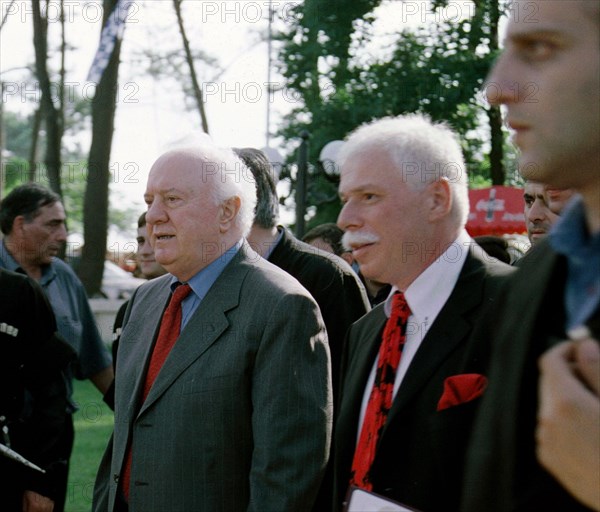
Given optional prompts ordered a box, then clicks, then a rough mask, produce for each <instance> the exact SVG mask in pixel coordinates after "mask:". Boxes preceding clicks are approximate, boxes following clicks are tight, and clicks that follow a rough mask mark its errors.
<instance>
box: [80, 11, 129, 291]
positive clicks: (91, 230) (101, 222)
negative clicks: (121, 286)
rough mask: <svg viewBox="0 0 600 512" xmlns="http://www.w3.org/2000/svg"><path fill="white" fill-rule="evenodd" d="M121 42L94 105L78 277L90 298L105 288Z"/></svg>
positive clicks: (107, 15) (109, 13)
mask: <svg viewBox="0 0 600 512" xmlns="http://www.w3.org/2000/svg"><path fill="white" fill-rule="evenodd" d="M116 3H117V0H104V20H103V26H104V25H105V24H106V20H107V18H108V17H109V16H110V15H111V13H112V11H113V10H114V8H115V5H116ZM120 53H121V42H120V41H116V43H115V47H114V50H113V53H112V56H111V58H110V61H109V63H108V66H107V67H106V69H105V70H104V73H103V74H102V78H101V79H100V83H99V84H98V86H97V88H96V95H95V96H94V99H93V101H92V144H91V147H90V156H89V160H88V177H87V186H86V189H85V196H84V205H83V234H84V238H85V245H84V246H83V251H82V256H81V265H80V268H79V277H80V278H81V281H82V282H83V285H84V287H85V289H86V291H87V293H88V295H89V296H93V295H96V294H98V293H99V291H100V288H101V285H102V273H103V271H104V259H105V255H106V241H107V233H108V192H109V190H108V184H109V179H110V171H109V166H110V153H111V148H112V138H113V132H114V121H115V112H116V98H117V79H118V76H119V56H120Z"/></svg>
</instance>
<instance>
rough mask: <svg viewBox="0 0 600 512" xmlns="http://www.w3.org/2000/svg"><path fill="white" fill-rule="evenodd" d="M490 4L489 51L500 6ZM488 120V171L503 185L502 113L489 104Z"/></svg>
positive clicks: (493, 44)
mask: <svg viewBox="0 0 600 512" xmlns="http://www.w3.org/2000/svg"><path fill="white" fill-rule="evenodd" d="M489 4H490V51H491V52H492V53H495V52H497V51H498V47H499V45H498V22H499V20H500V6H499V5H498V1H497V0H489ZM487 115H488V119H489V122H490V137H491V150H490V171H491V175H492V185H504V182H505V180H506V169H505V168H504V134H503V133H502V114H501V112H500V108H499V107H495V106H490V108H489V109H488V111H487Z"/></svg>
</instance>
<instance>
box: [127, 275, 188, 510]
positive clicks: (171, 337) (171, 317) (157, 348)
mask: <svg viewBox="0 0 600 512" xmlns="http://www.w3.org/2000/svg"><path fill="white" fill-rule="evenodd" d="M191 291H192V289H191V288H190V285H189V284H180V285H179V286H177V288H175V291H174V292H173V295H172V296H171V300H170V301H169V305H168V306H167V309H165V312H164V313H163V317H162V320H161V322H160V329H159V331H158V337H157V338H156V343H155V344H154V350H153V351H152V357H151V358H150V364H149V365H148V372H147V373H146V381H145V382H144V391H143V394H142V401H141V402H140V405H141V404H143V403H144V402H145V401H146V397H147V396H148V393H149V392H150V388H152V384H154V381H155V379H156V376H157V375H158V372H160V369H161V368H162V365H163V364H164V362H165V360H166V359H167V356H168V355H169V352H170V351H171V349H172V348H173V345H175V342H176V341H177V338H179V333H180V330H181V316H182V314H181V302H182V301H183V299H185V298H186V297H187V296H188V295H189V293H190V292H191ZM130 480H131V442H130V444H129V448H128V449H127V456H126V459H125V467H124V468H123V475H122V478H121V482H122V485H123V494H124V495H125V499H126V500H127V501H129V484H130Z"/></svg>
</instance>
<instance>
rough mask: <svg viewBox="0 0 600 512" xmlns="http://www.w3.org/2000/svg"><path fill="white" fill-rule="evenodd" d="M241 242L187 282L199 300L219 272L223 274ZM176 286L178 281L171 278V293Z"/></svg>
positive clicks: (241, 239) (202, 297)
mask: <svg viewBox="0 0 600 512" xmlns="http://www.w3.org/2000/svg"><path fill="white" fill-rule="evenodd" d="M243 242H244V239H243V238H240V240H239V241H238V242H237V243H236V244H235V245H233V246H232V247H231V248H230V249H227V250H226V251H225V252H224V253H223V254H221V256H219V257H218V258H217V259H216V260H215V261H212V262H211V263H210V264H208V265H207V266H206V267H204V268H203V269H202V270H200V271H199V272H198V273H197V274H196V275H194V276H193V277H192V278H191V279H190V280H189V281H188V284H189V285H190V288H191V289H192V292H194V294H195V295H196V296H197V297H198V298H199V299H200V300H202V299H204V297H205V296H206V294H207V293H208V290H210V288H211V286H212V285H213V284H214V283H215V281H216V280H217V278H218V277H219V276H220V275H221V272H223V270H224V269H225V267H226V266H227V264H228V263H229V262H230V261H231V260H232V259H233V257H234V256H235V255H236V254H237V253H238V251H239V250H240V248H241V247H242V244H243ZM178 285H179V280H178V279H177V278H176V277H175V276H173V277H172V278H171V284H170V286H171V292H173V291H175V288H177V286H178Z"/></svg>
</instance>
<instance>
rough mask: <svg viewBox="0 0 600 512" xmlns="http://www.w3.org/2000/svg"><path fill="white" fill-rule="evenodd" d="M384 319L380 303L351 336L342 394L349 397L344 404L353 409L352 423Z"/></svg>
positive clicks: (356, 415)
mask: <svg viewBox="0 0 600 512" xmlns="http://www.w3.org/2000/svg"><path fill="white" fill-rule="evenodd" d="M386 320H387V318H386V316H385V312H384V310H383V305H381V306H380V307H378V308H376V309H374V310H373V311H372V312H371V313H370V314H369V316H368V317H366V321H367V322H368V323H367V322H366V323H365V326H364V327H363V329H361V330H360V331H359V332H357V334H356V335H355V336H353V341H354V343H353V346H352V348H351V350H352V353H351V355H350V359H349V362H348V368H347V370H346V372H345V373H346V375H348V377H347V379H346V382H345V383H344V395H345V396H348V397H350V399H349V400H347V401H346V405H347V406H348V407H351V408H352V409H353V411H352V417H354V418H356V422H354V423H357V422H358V416H359V413H360V407H361V403H362V397H363V395H364V392H365V386H366V385H367V380H368V378H369V374H370V373H371V370H372V368H373V363H374V362H375V358H376V357H377V353H378V351H379V346H380V344H381V332H382V330H383V327H384V325H385V322H386Z"/></svg>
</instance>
